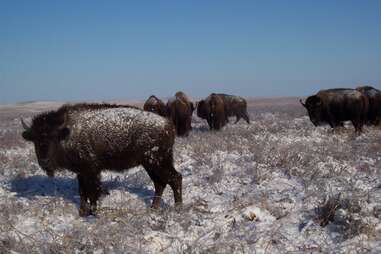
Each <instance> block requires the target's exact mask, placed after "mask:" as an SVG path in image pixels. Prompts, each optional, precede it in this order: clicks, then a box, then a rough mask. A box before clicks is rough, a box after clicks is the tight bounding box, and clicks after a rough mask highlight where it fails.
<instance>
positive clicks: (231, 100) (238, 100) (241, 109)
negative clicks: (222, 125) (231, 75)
mask: <svg viewBox="0 0 381 254" xmlns="http://www.w3.org/2000/svg"><path fill="white" fill-rule="evenodd" d="M217 95H219V96H221V98H222V100H223V101H224V105H225V115H226V121H227V122H229V119H228V118H229V117H230V116H235V117H236V121H235V123H237V122H238V121H239V120H240V119H241V118H243V119H245V120H246V122H247V123H248V124H250V119H249V114H248V113H247V102H246V100H245V99H244V98H242V97H240V96H236V95H229V94H223V93H219V94H217Z"/></svg>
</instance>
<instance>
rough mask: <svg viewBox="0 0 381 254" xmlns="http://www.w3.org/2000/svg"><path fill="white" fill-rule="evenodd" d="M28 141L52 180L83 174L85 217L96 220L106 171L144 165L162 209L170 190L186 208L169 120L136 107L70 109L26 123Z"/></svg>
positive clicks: (82, 213)
mask: <svg viewBox="0 0 381 254" xmlns="http://www.w3.org/2000/svg"><path fill="white" fill-rule="evenodd" d="M22 123H23V127H24V128H25V131H24V132H23V133H22V136H23V138H24V139H26V140H28V141H32V142H33V143H34V147H35V152H36V156H37V159H38V163H39V165H40V166H41V168H42V169H44V171H46V173H47V175H48V176H51V177H52V176H54V172H55V170H57V169H63V168H66V169H68V170H70V171H72V172H74V173H76V174H77V179H78V185H79V194H80V207H79V214H80V216H87V215H91V214H95V212H96V207H97V201H98V199H99V197H100V194H101V191H102V188H101V171H102V170H105V169H110V170H114V171H123V170H125V169H128V168H131V167H135V166H138V165H142V166H143V167H144V168H145V170H146V171H147V173H148V175H149V176H150V178H151V180H152V181H153V183H154V186H155V197H154V199H153V202H152V207H153V208H158V207H159V205H160V200H161V196H162V193H163V191H164V188H165V187H166V185H167V184H169V185H170V186H171V188H172V190H173V192H174V198H175V203H176V205H180V204H181V203H182V176H181V174H180V173H178V172H177V171H176V170H175V168H174V165H173V144H174V139H175V131H174V128H173V125H172V124H171V123H170V121H168V120H167V119H165V118H163V117H161V116H158V115H156V114H154V113H151V112H145V111H143V110H141V109H138V108H134V107H131V106H121V105H110V104H74V105H64V106H62V107H61V108H59V109H58V110H56V111H50V112H46V113H42V114H39V115H37V116H35V117H34V118H33V120H32V125H31V126H30V127H28V126H27V125H26V124H25V123H24V122H22Z"/></svg>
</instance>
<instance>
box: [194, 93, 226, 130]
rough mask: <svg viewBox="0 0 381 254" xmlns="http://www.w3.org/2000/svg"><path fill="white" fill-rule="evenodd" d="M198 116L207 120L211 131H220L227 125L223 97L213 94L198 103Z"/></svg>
mask: <svg viewBox="0 0 381 254" xmlns="http://www.w3.org/2000/svg"><path fill="white" fill-rule="evenodd" d="M197 116H198V117H200V118H202V119H206V121H207V122H208V125H209V128H210V129H211V130H220V129H221V128H222V127H223V126H224V125H225V124H226V119H227V117H226V115H225V104H224V100H223V99H222V97H221V96H220V95H218V94H215V93H212V94H210V95H209V96H208V97H206V98H205V99H204V100H200V101H199V102H198V103H197Z"/></svg>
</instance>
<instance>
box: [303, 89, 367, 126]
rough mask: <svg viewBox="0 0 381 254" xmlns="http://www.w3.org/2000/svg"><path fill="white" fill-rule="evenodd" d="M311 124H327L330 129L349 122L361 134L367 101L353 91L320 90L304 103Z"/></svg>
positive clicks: (357, 92)
mask: <svg viewBox="0 0 381 254" xmlns="http://www.w3.org/2000/svg"><path fill="white" fill-rule="evenodd" d="M300 103H301V104H302V105H303V106H304V107H305V108H306V109H307V111H308V115H309V117H310V120H311V122H312V123H313V124H314V125H315V126H318V125H321V124H323V123H328V124H329V125H330V126H331V128H335V127H337V126H342V123H343V122H344V121H351V122H352V124H353V126H354V128H355V131H356V132H357V133H361V132H362V127H363V125H364V123H365V118H366V113H367V111H368V100H367V98H366V97H365V96H364V95H363V94H362V93H361V92H359V91H357V90H355V89H346V88H336V89H328V90H321V91H319V92H318V93H317V94H316V95H312V96H309V97H308V98H307V99H306V101H305V103H303V102H302V100H300Z"/></svg>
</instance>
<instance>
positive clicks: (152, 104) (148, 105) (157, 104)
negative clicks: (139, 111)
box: [143, 95, 168, 117]
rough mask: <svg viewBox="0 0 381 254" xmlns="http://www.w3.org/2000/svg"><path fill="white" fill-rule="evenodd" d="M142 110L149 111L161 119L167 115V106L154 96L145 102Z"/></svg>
mask: <svg viewBox="0 0 381 254" xmlns="http://www.w3.org/2000/svg"><path fill="white" fill-rule="evenodd" d="M143 109H144V110H145V111H150V112H153V113H156V114H158V115H160V116H163V117H166V116H167V115H168V110H167V106H166V105H165V104H164V102H163V101H162V100H160V99H159V98H157V97H156V96H155V95H151V96H150V97H149V98H148V99H147V100H146V102H145V103H144V106H143Z"/></svg>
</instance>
